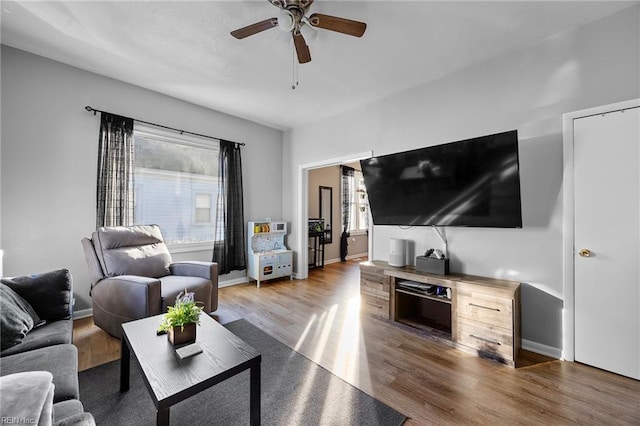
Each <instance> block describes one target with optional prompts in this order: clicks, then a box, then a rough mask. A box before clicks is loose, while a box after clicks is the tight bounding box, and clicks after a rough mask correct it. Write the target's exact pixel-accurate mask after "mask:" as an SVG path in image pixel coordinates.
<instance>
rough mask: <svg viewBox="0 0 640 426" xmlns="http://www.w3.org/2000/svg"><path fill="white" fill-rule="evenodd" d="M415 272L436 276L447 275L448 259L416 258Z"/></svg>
mask: <svg viewBox="0 0 640 426" xmlns="http://www.w3.org/2000/svg"><path fill="white" fill-rule="evenodd" d="M416 271H418V272H426V273H429V274H436V275H449V259H436V258H433V257H425V256H418V257H416Z"/></svg>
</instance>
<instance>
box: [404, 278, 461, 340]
mask: <svg viewBox="0 0 640 426" xmlns="http://www.w3.org/2000/svg"><path fill="white" fill-rule="evenodd" d="M395 316H396V317H395V320H396V321H398V322H401V323H404V324H406V325H409V326H411V327H414V328H418V329H421V330H423V331H427V332H430V333H433V334H436V335H438V337H441V338H445V339H447V340H452V335H451V334H452V331H451V300H449V299H447V298H446V297H444V296H435V295H434V296H431V295H426V294H420V293H416V292H413V291H408V290H404V289H399V288H396V294H395Z"/></svg>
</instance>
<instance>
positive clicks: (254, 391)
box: [249, 362, 260, 426]
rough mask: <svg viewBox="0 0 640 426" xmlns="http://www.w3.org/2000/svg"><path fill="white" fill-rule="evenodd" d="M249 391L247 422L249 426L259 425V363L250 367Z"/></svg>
mask: <svg viewBox="0 0 640 426" xmlns="http://www.w3.org/2000/svg"><path fill="white" fill-rule="evenodd" d="M250 375H251V379H250V382H251V389H250V391H249V392H250V397H249V398H250V402H249V403H250V410H251V413H250V415H249V422H250V423H251V426H259V425H260V363H259V362H257V363H256V364H255V365H254V366H252V367H251V371H250Z"/></svg>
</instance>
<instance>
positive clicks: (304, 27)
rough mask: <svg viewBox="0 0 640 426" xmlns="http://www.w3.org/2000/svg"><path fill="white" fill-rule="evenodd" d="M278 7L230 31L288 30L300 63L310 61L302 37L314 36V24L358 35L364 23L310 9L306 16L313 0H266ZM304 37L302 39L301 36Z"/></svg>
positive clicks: (239, 35)
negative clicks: (268, 15)
mask: <svg viewBox="0 0 640 426" xmlns="http://www.w3.org/2000/svg"><path fill="white" fill-rule="evenodd" d="M267 1H268V2H269V3H271V4H272V5H274V6H276V7H277V8H279V9H280V12H278V16H277V17H274V18H269V19H265V20H264V21H260V22H256V23H255V24H252V25H248V26H246V27H243V28H239V29H237V30H235V31H231V35H232V36H234V37H235V38H237V39H243V38H245V37H249V36H251V35H254V34H257V33H260V32H262V31H265V30H268V29H270V28H274V27H280V29H281V30H282V31H285V32H291V34H292V36H293V44H294V45H295V48H296V54H297V56H298V62H299V63H301V64H304V63H307V62H310V61H311V52H310V51H309V46H308V45H307V41H306V40H311V39H313V38H314V37H315V36H316V32H315V28H322V29H325V30H331V31H336V32H339V33H342V34H347V35H350V36H354V37H362V35H363V34H364V32H365V30H366V29H367V24H365V23H364V22H358V21H353V20H351V19H346V18H339V17H337V16H330V15H323V14H321V13H313V14H311V15H310V16H307V13H308V12H309V8H310V7H311V4H312V3H313V1H314V0H267ZM305 37H306V40H305Z"/></svg>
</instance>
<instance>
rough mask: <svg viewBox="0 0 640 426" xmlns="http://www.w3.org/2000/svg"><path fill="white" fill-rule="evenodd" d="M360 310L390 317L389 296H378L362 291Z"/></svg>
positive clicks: (385, 317) (386, 317)
mask: <svg viewBox="0 0 640 426" xmlns="http://www.w3.org/2000/svg"><path fill="white" fill-rule="evenodd" d="M360 310H361V311H366V312H368V313H370V314H372V315H375V316H378V317H382V318H384V319H388V318H389V298H388V296H387V298H386V299H384V298H381V297H376V296H373V295H371V294H366V293H360Z"/></svg>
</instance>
